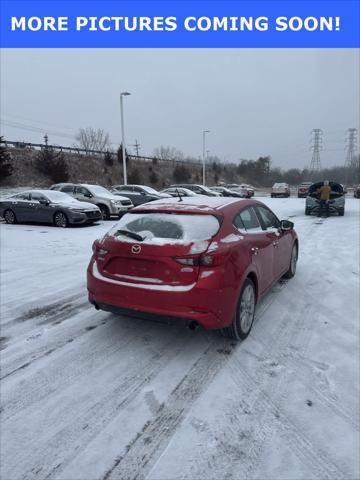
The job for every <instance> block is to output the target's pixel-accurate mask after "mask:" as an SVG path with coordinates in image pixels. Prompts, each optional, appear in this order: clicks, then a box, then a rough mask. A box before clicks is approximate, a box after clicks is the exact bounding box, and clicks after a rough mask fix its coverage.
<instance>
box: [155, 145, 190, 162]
mask: <svg viewBox="0 0 360 480" xmlns="http://www.w3.org/2000/svg"><path fill="white" fill-rule="evenodd" d="M153 156H154V157H156V158H159V159H160V160H183V159H184V154H183V152H181V151H180V150H177V149H176V148H174V147H168V146H167V147H165V146H164V145H161V147H157V148H155V150H154V152H153Z"/></svg>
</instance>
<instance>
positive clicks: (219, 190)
mask: <svg viewBox="0 0 360 480" xmlns="http://www.w3.org/2000/svg"><path fill="white" fill-rule="evenodd" d="M210 190H211V191H213V192H217V193H220V195H222V196H223V197H237V198H243V197H244V195H243V194H242V193H240V192H235V190H230V189H229V188H226V187H210Z"/></svg>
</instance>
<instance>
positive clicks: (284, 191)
mask: <svg viewBox="0 0 360 480" xmlns="http://www.w3.org/2000/svg"><path fill="white" fill-rule="evenodd" d="M275 197H290V187H289V185H288V184H287V183H274V185H273V186H272V188H271V198H275Z"/></svg>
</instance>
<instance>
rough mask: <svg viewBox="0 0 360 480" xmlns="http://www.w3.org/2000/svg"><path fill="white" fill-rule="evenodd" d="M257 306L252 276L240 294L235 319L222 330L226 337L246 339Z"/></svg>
mask: <svg viewBox="0 0 360 480" xmlns="http://www.w3.org/2000/svg"><path fill="white" fill-rule="evenodd" d="M255 306H256V291H255V285H254V283H253V282H252V281H251V280H250V278H247V279H246V280H245V282H244V285H243V287H242V289H241V292H240V295H239V300H238V303H237V306H236V312H235V316H234V320H233V322H232V324H231V325H230V326H229V327H226V328H223V329H222V330H221V333H222V334H223V335H224V337H228V338H232V339H234V340H244V339H245V338H246V337H247V336H248V335H249V333H250V331H251V327H252V325H253V323H254V318H255Z"/></svg>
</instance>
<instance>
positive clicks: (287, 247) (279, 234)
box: [255, 205, 292, 279]
mask: <svg viewBox="0 0 360 480" xmlns="http://www.w3.org/2000/svg"><path fill="white" fill-rule="evenodd" d="M255 210H256V213H257V215H258V217H259V219H260V222H261V224H262V227H263V228H264V230H265V232H266V233H267V235H268V236H269V238H271V239H272V244H273V247H274V270H273V273H274V278H275V279H277V278H280V277H281V276H282V275H283V274H284V273H285V272H286V271H287V269H288V268H289V262H290V255H291V248H292V236H291V234H290V233H289V232H283V231H281V230H280V220H279V219H278V218H277V216H276V215H275V214H274V213H273V212H272V211H271V210H269V209H268V208H267V207H265V206H260V205H258V206H256V207H255Z"/></svg>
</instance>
